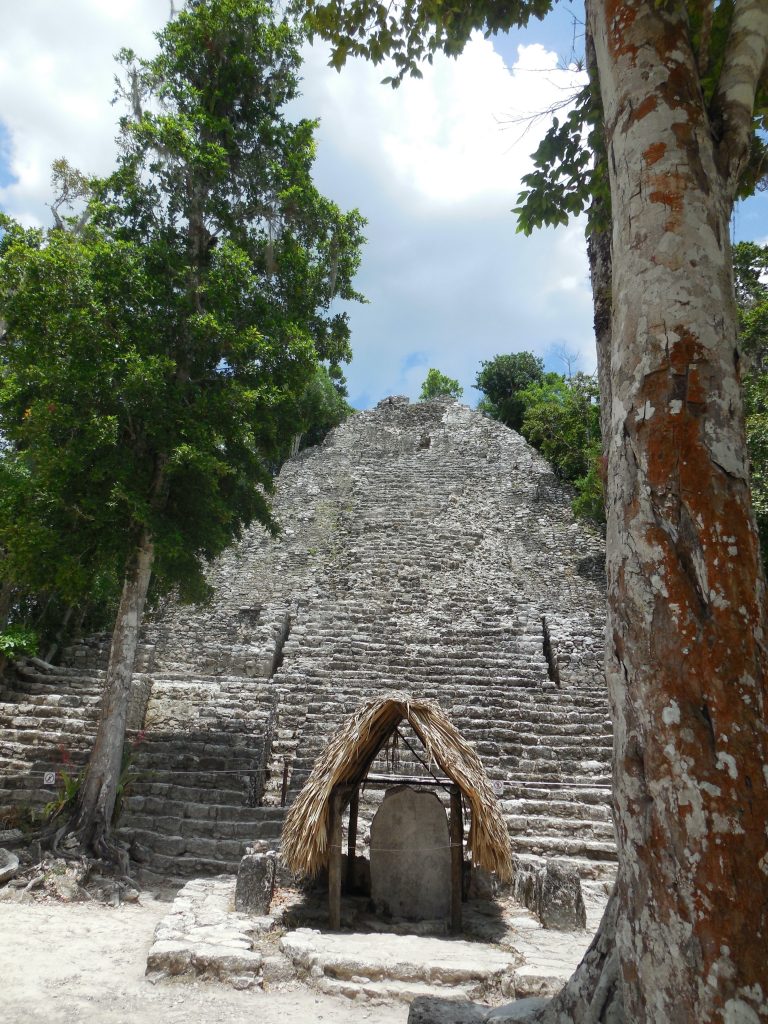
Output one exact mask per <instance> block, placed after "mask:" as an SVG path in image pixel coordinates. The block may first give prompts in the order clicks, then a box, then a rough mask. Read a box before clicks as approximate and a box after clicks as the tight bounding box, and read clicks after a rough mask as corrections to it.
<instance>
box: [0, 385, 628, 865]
mask: <svg viewBox="0 0 768 1024" xmlns="http://www.w3.org/2000/svg"><path fill="white" fill-rule="evenodd" d="M570 501H571V495H570V494H569V492H568V491H567V489H566V488H564V487H563V486H562V485H560V484H559V483H558V481H557V479H556V478H555V476H554V475H553V473H552V470H551V467H550V466H549V465H548V464H547V463H546V462H545V461H544V459H543V458H542V457H541V456H540V455H539V454H538V453H537V452H536V451H535V450H534V449H532V448H531V447H530V446H529V445H528V444H527V443H526V442H525V441H524V439H523V438H522V437H521V436H520V435H518V434H517V433H515V432H514V431H511V430H509V429H507V428H506V427H504V426H502V425H501V424H499V423H497V422H495V421H493V420H491V419H488V418H486V417H484V416H483V415H482V414H480V413H478V412H476V411H472V410H470V409H468V408H467V407H465V406H463V405H460V404H458V403H456V402H453V401H452V400H447V399H436V400H432V401H430V402H424V403H419V404H409V403H408V400H407V399H405V398H389V399H386V400H385V401H383V402H381V403H379V405H378V406H377V407H376V408H375V409H372V410H370V411H367V412H362V413H358V414H356V415H354V416H352V417H351V418H350V419H349V420H347V421H346V422H345V423H344V424H342V425H341V426H340V427H338V428H337V429H336V430H334V431H333V432H332V433H331V434H330V435H329V437H328V438H327V439H326V441H325V442H324V443H323V444H322V445H321V446H318V447H316V448H310V449H308V450H306V451H305V452H303V453H301V454H300V455H299V456H297V457H296V458H294V459H292V460H290V461H289V462H288V463H286V464H285V465H284V467H283V469H282V471H281V473H280V476H279V479H278V482H277V491H276V495H275V500H274V510H275V515H276V518H277V520H278V522H279V523H280V524H281V528H282V532H281V534H280V536H279V537H277V538H275V539H273V538H271V537H270V536H268V535H267V534H266V533H265V531H263V530H262V529H261V528H254V529H253V530H251V531H250V532H248V533H247V534H246V535H245V536H244V538H243V539H242V541H241V542H240V543H239V544H237V545H236V546H234V547H233V548H231V549H230V550H229V551H227V552H226V553H225V555H224V556H223V557H222V558H221V559H220V560H219V561H218V562H217V563H216V564H215V565H214V566H213V567H212V568H211V572H210V579H211V582H212V584H213V585H214V587H215V593H214V597H213V600H212V602H211V603H210V604H209V605H208V606H206V607H191V606H181V605H178V604H173V603H170V604H169V605H168V606H167V607H166V608H164V609H163V610H162V612H161V613H160V614H159V615H158V616H157V618H156V620H155V621H154V622H152V623H150V624H148V625H147V627H146V629H145V636H144V644H143V646H142V650H141V658H140V671H139V672H138V674H137V676H136V679H135V688H134V701H133V706H132V710H131V718H130V723H129V724H130V726H131V729H132V732H131V737H132V742H133V743H134V744H135V750H134V752H133V757H132V763H131V769H130V771H131V775H132V776H133V778H132V781H131V785H130V789H129V790H128V792H127V794H126V797H125V800H124V807H123V813H122V817H121V819H120V829H121V831H122V833H123V835H124V836H125V837H126V838H128V839H130V841H131V844H132V845H131V849H132V853H133V855H134V856H135V857H136V859H137V860H139V861H140V862H141V863H142V865H143V867H144V870H145V871H146V872H147V873H148V874H150V875H151V874H155V875H158V876H163V877H166V878H173V879H180V878H185V877H191V876H196V875H204V874H217V873H220V872H234V871H236V870H237V866H238V863H239V860H240V857H241V856H242V854H243V853H244V851H245V848H246V846H247V845H249V844H250V843H252V842H253V841H254V840H257V839H262V840H265V841H266V842H268V843H273V844H275V843H277V842H278V841H279V834H280V826H281V823H282V820H283V817H284V814H285V807H286V806H289V805H290V804H291V802H292V800H293V799H294V797H295V795H296V794H297V793H298V792H299V790H300V788H301V786H302V784H303V782H304V780H305V779H306V777H307V775H308V773H309V771H310V769H311V767H312V764H313V762H314V760H315V758H316V757H317V755H318V753H319V752H320V751H321V750H322V749H323V746H324V744H325V743H326V742H327V740H328V738H329V737H330V735H332V733H333V732H334V731H335V730H336V728H337V727H338V725H339V723H341V722H342V721H343V720H344V718H345V717H346V716H347V715H348V714H349V713H350V712H351V711H353V710H354V709H355V708H356V707H357V706H358V705H359V704H360V702H361V701H363V700H365V699H367V698H369V697H371V696H374V695H376V694H377V693H379V692H382V693H383V692H386V691H390V690H398V691H405V692H408V693H410V694H412V695H414V696H420V697H430V698H434V699H436V700H437V701H438V702H439V703H440V705H441V706H442V708H443V709H444V711H445V712H446V713H447V714H448V716H449V717H450V718H451V720H452V721H453V722H454V724H455V725H456V726H457V727H458V729H459V730H460V732H461V733H462V735H463V736H464V737H465V738H466V739H468V740H469V741H470V742H471V743H473V744H474V746H475V749H476V750H477V752H478V753H479V755H480V756H481V758H482V760H483V763H484V766H485V769H486V772H487V774H488V775H489V777H490V779H491V780H492V782H493V786H494V790H495V792H496V793H497V795H498V798H499V800H500V802H501V808H502V811H503V813H504V816H505V819H506V822H507V824H508V827H509V831H510V835H511V839H512V844H513V848H514V851H515V853H516V854H517V855H518V856H520V857H521V858H523V859H528V860H536V859H537V858H541V857H552V856H554V857H559V858H567V859H569V860H571V861H572V862H573V863H575V864H576V865H577V867H578V868H579V870H580V871H581V873H582V875H584V876H588V877H601V876H603V875H604V874H610V873H611V871H612V870H613V863H614V861H615V848H614V840H613V828H612V823H611V815H610V755H611V724H610V718H609V710H608V703H607V696H606V693H605V686H604V680H603V675H602V671H601V663H602V650H603V642H604V641H603V634H604V625H605V612H604V579H603V548H602V540H601V538H600V536H599V534H598V533H597V532H596V531H593V530H592V529H590V527H589V526H587V525H585V524H584V523H582V522H579V521H578V520H576V519H575V518H574V516H573V513H572V511H571V506H570ZM105 659H106V645H105V643H104V641H103V640H99V639H98V638H97V639H92V640H90V641H86V642H83V643H80V644H77V645H74V646H73V647H72V648H70V649H69V650H68V651H67V654H66V657H65V664H64V665H63V666H61V667H57V668H55V669H54V668H50V667H46V666H45V665H44V664H43V663H39V662H38V663H27V664H23V665H20V666H18V667H17V669H16V671H15V673H11V674H10V675H9V678H8V679H7V680H6V681H5V682H4V683H0V687H4V689H0V819H2V818H4V820H5V823H6V825H7V824H12V821H13V815H14V813H17V812H16V811H15V810H14V808H17V807H18V806H19V805H20V804H21V803H24V802H32V803H38V804H39V803H42V802H45V801H46V800H50V799H51V796H52V790H51V788H50V786H45V785H44V781H45V780H44V774H45V772H50V771H56V772H59V771H60V770H61V768H62V767H63V766H64V764H65V763H66V764H67V765H68V767H67V768H66V770H68V771H70V772H71V771H74V770H76V769H77V766H78V765H79V764H81V763H84V760H85V758H86V756H87V752H88V749H89V744H90V742H91V741H92V736H93V733H94V722H95V718H96V715H97V709H98V701H99V690H100V686H101V684H102V680H103V674H104V672H103V670H104V665H105ZM402 740H403V744H402V746H401V749H400V756H399V758H397V759H395V756H394V753H393V752H387V754H386V755H382V757H383V758H384V759H385V760H386V766H387V768H388V770H390V771H391V770H392V769H393V764H394V766H395V768H396V769H397V770H400V771H404V772H406V773H407V772H411V773H412V772H413V770H414V765H415V766H416V768H417V770H418V771H419V772H423V771H424V770H425V769H424V766H423V765H421V764H420V762H419V761H418V758H417V759H416V760H415V761H414V760H413V759H414V758H415V757H416V754H417V752H416V753H412V751H411V743H410V741H409V738H408V736H407V735H403V737H402ZM382 764H384V760H383V761H382ZM364 841H365V835H364V834H363V835H362V836H361V842H364Z"/></svg>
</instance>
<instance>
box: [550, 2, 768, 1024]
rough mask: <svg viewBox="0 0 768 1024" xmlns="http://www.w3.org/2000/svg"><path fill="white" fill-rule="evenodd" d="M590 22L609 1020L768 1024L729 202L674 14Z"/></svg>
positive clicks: (751, 596)
mask: <svg viewBox="0 0 768 1024" xmlns="http://www.w3.org/2000/svg"><path fill="white" fill-rule="evenodd" d="M737 3H738V0H737ZM588 13H589V18H590V25H591V29H592V33H593V35H594V40H595V48H596V55H597V63H598V68H599V75H600V86H601V95H602V100H603V107H604V112H605V123H606V142H607V148H608V159H609V170H610V179H611V200H612V210H613V222H614V228H613V244H612V273H613V288H612V295H613V315H612V347H611V359H610V364H611V366H610V378H611V384H610V386H611V424H610V431H609V433H610V446H609V452H608V460H609V465H608V480H609V486H608V495H607V500H608V534H607V548H608V582H609V625H608V651H607V675H608V683H609V691H610V696H611V702H612V706H613V713H614V733H615V798H616V819H617V832H618V846H619V865H620V867H619V882H618V894H619V909H618V923H617V933H616V941H617V949H618V954H619V959H620V964H621V973H622V978H623V982H624V997H625V1000H626V1016H627V1019H628V1020H630V1021H632V1022H635V1024H641V1022H646V1021H647V1022H650V1021H653V1022H658V1024H670V1022H691V1024H693V1022H696V1024H701V1022H707V1021H724V1022H734V1024H735V1022H737V1021H738V1022H744V1024H752V1022H757V1021H761V1020H768V966H766V965H767V964H768V955H766V950H768V832H766V822H768V757H767V754H768V739H767V732H768V729H767V722H766V681H765V667H764V663H765V651H764V632H763V630H764V619H763V583H762V578H761V570H760V560H759V552H758V541H757V534H756V531H755V527H754V522H753V519H752V515H751V511H750V501H749V487H748V479H747V467H746V461H745V446H744V430H743V416H742V408H741V397H740V387H739V367H738V354H737V346H736V316H735V308H734V301H733V294H732V285H731V279H730V263H731V260H730V251H729V236H728V220H729V215H730V211H731V204H732V199H733V188H734V186H733V182H732V181H730V179H729V178H728V176H727V175H726V174H724V173H723V170H722V161H719V160H718V157H719V155H720V154H719V152H718V150H717V140H716V139H715V138H714V136H713V133H712V131H711V129H710V123H709V120H708V117H707V114H706V111H705V109H704V106H703V101H702V97H701V90H700V87H699V79H698V68H697V62H696V60H695V57H694V54H693V53H692V51H691V48H690V46H689V43H688V38H687V25H686V20H685V11H684V8H683V7H682V5H676V4H675V5H672V4H668V5H657V4H655V3H654V2H652V0H588ZM562 1019H563V1020H564V1019H566V1018H562ZM595 1019H600V1018H595Z"/></svg>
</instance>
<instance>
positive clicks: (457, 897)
mask: <svg viewBox="0 0 768 1024" xmlns="http://www.w3.org/2000/svg"><path fill="white" fill-rule="evenodd" d="M449 832H450V837H451V931H452V932H454V933H456V932H460V931H461V869H462V865H463V861H464V823H463V821H462V819H461V790H460V789H459V787H458V786H451V816H450V822H449Z"/></svg>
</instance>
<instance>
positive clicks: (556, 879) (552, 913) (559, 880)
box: [539, 860, 587, 931]
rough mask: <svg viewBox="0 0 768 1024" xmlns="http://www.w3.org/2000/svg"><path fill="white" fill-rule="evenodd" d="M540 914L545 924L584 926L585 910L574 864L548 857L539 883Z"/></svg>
mask: <svg viewBox="0 0 768 1024" xmlns="http://www.w3.org/2000/svg"><path fill="white" fill-rule="evenodd" d="M539 916H540V918H541V923H542V924H543V925H544V927H545V928H557V929H559V930H561V931H573V930H574V929H582V928H586V926H587V911H586V907H585V906H584V897H583V895H582V892H581V880H580V878H579V873H578V871H577V870H576V868H575V867H573V866H572V865H570V864H564V863H562V862H559V861H552V860H550V861H547V867H546V870H545V872H544V877H543V878H542V883H541V896H540V905H539Z"/></svg>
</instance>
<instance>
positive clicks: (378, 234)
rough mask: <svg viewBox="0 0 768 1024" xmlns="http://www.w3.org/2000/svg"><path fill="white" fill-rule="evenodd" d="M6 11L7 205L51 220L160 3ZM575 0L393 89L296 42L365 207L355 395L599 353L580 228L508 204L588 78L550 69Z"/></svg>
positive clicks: (764, 202) (326, 162)
mask: <svg viewBox="0 0 768 1024" xmlns="http://www.w3.org/2000/svg"><path fill="white" fill-rule="evenodd" d="M3 6H4V11H2V12H0V208H2V209H3V210H5V211H6V212H7V213H10V214H11V215H13V216H15V217H17V218H19V219H20V220H22V221H23V222H25V223H28V224H48V223H50V213H49V211H48V210H47V208H46V203H47V202H49V201H50V198H51V196H50V165H51V163H52V161H53V160H54V159H56V158H57V157H60V156H65V157H66V158H67V159H68V160H69V162H70V163H71V164H73V165H74V166H76V167H78V168H80V169H81V170H83V171H86V172H89V173H106V172H107V171H109V170H110V168H111V167H112V166H113V163H114V156H115V147H114V141H113V140H114V136H115V124H116V119H117V116H118V113H119V111H118V109H117V108H116V107H114V106H112V105H111V103H110V100H111V98H112V94H113V75H114V70H115V66H114V61H113V55H114V53H116V52H117V50H118V49H120V48H121V47H123V46H129V47H131V48H133V49H135V50H136V51H137V52H138V53H139V54H141V55H143V56H148V55H150V54H151V53H152V52H153V50H154V47H155V42H154V37H153V33H154V32H155V31H157V30H158V29H160V28H161V27H162V25H163V24H164V22H165V19H166V18H167V16H168V11H169V5H168V3H167V0H67V2H66V3H62V2H61V0H25V3H24V4H19V5H13V7H12V9H11V5H8V4H6V5H3ZM579 16H580V14H579V8H578V6H577V5H576V4H573V5H571V4H570V3H564V4H559V5H558V6H557V7H556V8H555V11H554V12H553V14H552V15H550V16H549V17H548V18H547V19H546V20H545V21H544V22H543V23H535V25H533V26H531V27H530V28H529V29H528V30H526V31H520V32H515V33H510V34H509V35H506V36H503V37H496V38H494V39H492V40H486V39H483V38H482V36H479V35H478V36H476V37H473V39H472V40H471V41H470V43H469V44H468V46H467V47H466V49H465V51H464V53H463V54H462V55H461V56H460V57H459V58H458V59H448V58H444V57H437V58H436V59H435V62H434V65H433V66H432V67H426V68H425V70H424V78H423V79H422V80H409V81H407V82H405V83H404V84H403V86H401V88H400V89H398V90H392V89H391V88H390V87H389V86H385V85H382V84H381V79H382V77H384V75H385V74H386V73H387V71H386V69H383V68H382V67H378V68H376V67H373V66H371V65H369V64H366V63H365V62H362V61H351V62H350V63H348V64H347V66H346V67H345V68H344V69H343V70H342V71H341V73H337V72H335V71H333V70H331V69H330V68H328V67H327V60H328V51H327V48H326V47H325V46H324V45H322V44H318V45H316V46H314V47H312V48H310V47H306V48H305V64H304V72H303V75H304V81H303V86H302V93H303V95H302V97H301V99H300V100H298V101H296V103H295V104H294V107H293V111H292V113H294V114H295V116H296V117H297V118H298V117H312V118H319V119H320V127H319V129H318V133H317V140H318V157H317V162H316V165H315V181H316V184H317V185H318V187H319V188H320V190H321V192H323V193H324V194H325V195H327V196H329V197H330V198H332V199H333V200H335V201H336V202H337V203H338V204H339V205H340V206H341V207H342V208H344V209H349V208H351V207H357V208H358V209H359V210H360V211H361V213H362V214H363V215H364V216H365V217H367V219H368V226H367V229H366V236H367V239H368V242H367V244H366V246H365V248H364V251H363V262H362V266H361V270H360V272H359V274H358V277H357V279H356V286H357V287H358V289H359V290H360V291H362V292H363V293H364V294H365V295H366V297H367V299H368V300H369V301H368V303H367V304H366V305H358V304H352V305H350V306H349V307H348V312H349V315H350V321H351V325H352V347H353V350H354V359H353V361H352V363H351V364H350V365H349V366H348V367H347V369H346V375H347V380H348V386H349V397H350V401H351V403H352V405H353V406H354V407H355V408H358V409H364V408H368V407H370V406H372V405H375V404H376V402H378V401H380V400H381V399H382V398H384V397H386V396H388V395H392V394H404V395H408V396H409V397H410V398H411V399H415V398H417V397H418V393H419V390H420V388H421V384H422V382H423V380H424V378H425V377H426V374H427V370H428V369H429V368H430V367H436V368H438V369H439V370H441V371H442V372H443V373H446V374H448V375H449V376H451V377H455V378H457V379H458V380H459V382H460V383H461V384H462V386H463V387H464V400H465V401H469V402H470V403H471V404H474V402H475V401H476V400H477V398H478V397H479V395H478V392H477V391H476V390H475V389H474V388H473V387H472V385H473V383H474V380H475V377H476V374H477V372H478V370H479V369H480V364H481V362H482V360H487V359H492V358H493V357H494V356H495V355H498V354H500V353H503V352H518V351H522V350H529V351H533V352H535V353H536V354H537V355H539V356H541V357H542V358H543V359H544V361H545V363H546V365H547V368H548V369H553V370H560V371H564V370H565V368H566V364H565V362H564V360H563V355H564V354H567V355H569V356H576V357H577V362H576V364H575V365H576V366H577V368H578V369H582V370H585V371H587V372H591V371H592V370H593V369H594V365H595V352H594V337H593V332H592V309H591V296H590V291H589V279H588V270H587V262H586V250H585V242H584V225H583V223H582V222H579V221H576V222H574V223H572V224H571V225H569V226H568V227H567V228H562V227H561V228H558V229H545V230H542V231H538V232H535V233H534V234H533V235H532V236H531V237H529V238H526V237H525V236H523V235H520V234H517V233H516V222H515V217H514V215H513V214H512V212H511V209H512V207H513V206H514V205H515V203H516V198H517V195H518V192H519V191H520V179H521V177H522V175H524V174H525V173H527V172H528V171H529V170H530V169H531V161H530V156H529V154H530V153H531V152H532V151H533V150H534V149H535V147H536V145H537V143H538V140H539V138H540V137H541V136H542V135H543V134H544V132H545V131H546V129H547V127H548V125H549V120H548V118H546V117H544V118H540V119H538V120H536V121H534V122H533V123H530V124H526V123H525V122H522V123H521V122H520V120H519V119H520V118H525V117H526V115H533V114H536V113H537V112H539V111H542V110H546V109H547V108H549V107H550V106H551V105H552V104H554V103H558V102H560V101H561V100H563V99H564V98H567V96H568V95H569V94H570V92H571V91H572V90H573V89H574V88H575V86H576V85H577V84H578V83H579V82H580V76H579V74H578V73H577V72H575V71H569V70H567V69H566V70H560V68H561V67H562V66H563V64H564V63H565V64H566V65H567V62H568V59H569V57H570V56H571V55H572V54H573V53H574V45H575V53H576V55H578V52H579V45H580V34H579V23H578V19H579ZM734 230H735V233H736V236H737V237H743V238H751V239H756V240H761V241H762V240H764V239H765V238H766V235H768V196H765V195H764V196H761V197H758V198H757V199H753V200H750V201H749V202H748V203H745V204H741V205H740V207H739V208H738V209H737V212H736V215H735V219H734Z"/></svg>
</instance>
